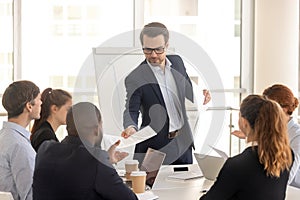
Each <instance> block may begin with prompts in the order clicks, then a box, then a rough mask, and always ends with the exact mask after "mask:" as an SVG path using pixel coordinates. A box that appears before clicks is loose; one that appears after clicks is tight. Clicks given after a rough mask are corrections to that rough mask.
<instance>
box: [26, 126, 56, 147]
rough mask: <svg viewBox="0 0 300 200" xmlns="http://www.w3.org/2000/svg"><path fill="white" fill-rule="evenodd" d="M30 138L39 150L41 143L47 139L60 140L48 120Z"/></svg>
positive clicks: (33, 145)
mask: <svg viewBox="0 0 300 200" xmlns="http://www.w3.org/2000/svg"><path fill="white" fill-rule="evenodd" d="M30 140H31V145H32V147H33V148H34V150H35V151H38V149H39V147H40V145H41V144H42V143H43V142H44V141H46V140H54V141H56V142H58V139H57V137H56V135H55V132H54V130H53V128H52V126H51V125H50V124H49V122H47V121H45V122H43V123H42V124H41V126H40V128H39V129H38V130H36V131H35V132H34V134H33V135H32V137H31V138H30Z"/></svg>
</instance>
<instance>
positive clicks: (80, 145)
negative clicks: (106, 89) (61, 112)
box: [33, 102, 137, 200]
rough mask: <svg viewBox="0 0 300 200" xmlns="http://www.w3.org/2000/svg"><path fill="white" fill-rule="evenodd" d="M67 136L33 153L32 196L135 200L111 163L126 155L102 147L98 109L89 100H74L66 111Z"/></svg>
mask: <svg viewBox="0 0 300 200" xmlns="http://www.w3.org/2000/svg"><path fill="white" fill-rule="evenodd" d="M66 123H67V131H68V136H66V138H65V139H64V140H63V141H62V142H61V143H58V142H54V141H46V142H44V143H43V144H42V145H41V147H40V148H39V151H38V153H37V156H36V166H35V171H34V176H33V199H43V200H47V199H55V200H59V199H61V200H62V199H64V200H65V199H73V200H77V199H78V200H82V199H90V200H92V199H114V200H118V199H120V200H121V199H122V200H127V199H128V200H136V199H137V197H136V195H135V194H134V193H133V192H132V191H131V190H130V189H129V188H128V187H127V186H126V185H125V184H124V183H123V180H122V179H121V178H120V177H119V175H118V174H117V172H116V170H115V168H114V167H113V166H112V163H116V162H118V161H120V160H122V159H123V158H124V157H126V156H127V155H128V154H127V153H125V152H118V151H115V149H116V147H117V146H118V144H119V142H120V141H118V142H116V143H115V144H114V145H112V146H111V147H110V149H109V150H108V152H106V151H104V150H101V147H100V144H101V141H102V137H103V131H102V119H101V114H100V111H99V109H98V108H97V107H96V106H95V105H93V104H92V103H88V102H81V103H77V104H75V105H74V106H72V108H71V109H70V110H69V111H68V114H67V119H66Z"/></svg>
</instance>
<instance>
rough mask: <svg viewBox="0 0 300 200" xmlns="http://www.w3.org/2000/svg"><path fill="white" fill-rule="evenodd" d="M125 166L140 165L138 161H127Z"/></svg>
mask: <svg viewBox="0 0 300 200" xmlns="http://www.w3.org/2000/svg"><path fill="white" fill-rule="evenodd" d="M125 164H127V165H134V164H139V161H138V160H125Z"/></svg>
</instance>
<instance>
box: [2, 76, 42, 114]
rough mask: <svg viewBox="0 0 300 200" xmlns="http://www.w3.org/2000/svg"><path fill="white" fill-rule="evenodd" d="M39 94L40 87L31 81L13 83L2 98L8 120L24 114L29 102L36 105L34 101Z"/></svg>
mask: <svg viewBox="0 0 300 200" xmlns="http://www.w3.org/2000/svg"><path fill="white" fill-rule="evenodd" d="M39 93H40V89H39V87H38V86H36V85H35V84H34V83H33V82H31V81H27V80H22V81H15V82H13V83H11V84H10V85H9V86H8V87H7V88H6V90H5V92H4V94H3V96H2V105H3V107H4V108H5V110H6V111H7V114H8V119H10V118H12V117H17V116H19V115H20V114H21V113H23V111H24V108H25V105H26V104H27V103H28V102H31V103H32V104H34V103H35V102H34V99H35V98H36V97H37V96H38V94H39Z"/></svg>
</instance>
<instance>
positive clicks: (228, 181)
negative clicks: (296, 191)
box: [200, 147, 289, 200]
mask: <svg viewBox="0 0 300 200" xmlns="http://www.w3.org/2000/svg"><path fill="white" fill-rule="evenodd" d="M288 178H289V172H288V171H287V170H286V171H283V172H282V173H281V174H280V177H279V178H274V177H273V178H272V177H268V176H267V175H266V172H265V170H264V166H263V165H262V164H260V162H259V159H258V154H257V147H255V149H254V150H253V149H252V147H248V148H247V149H245V150H244V151H243V152H242V153H241V154H239V155H237V156H234V157H232V158H229V159H228V160H227V161H226V162H225V164H224V166H223V167H222V169H221V171H220V173H219V175H218V178H217V180H216V182H215V183H214V185H213V186H212V187H211V188H210V190H209V191H208V192H207V194H205V195H203V196H202V197H201V198H200V200H238V199H240V200H269V199H270V200H271V199H272V200H284V199H285V192H286V187H287V181H288Z"/></svg>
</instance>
